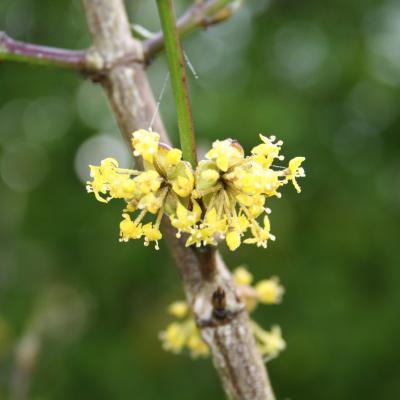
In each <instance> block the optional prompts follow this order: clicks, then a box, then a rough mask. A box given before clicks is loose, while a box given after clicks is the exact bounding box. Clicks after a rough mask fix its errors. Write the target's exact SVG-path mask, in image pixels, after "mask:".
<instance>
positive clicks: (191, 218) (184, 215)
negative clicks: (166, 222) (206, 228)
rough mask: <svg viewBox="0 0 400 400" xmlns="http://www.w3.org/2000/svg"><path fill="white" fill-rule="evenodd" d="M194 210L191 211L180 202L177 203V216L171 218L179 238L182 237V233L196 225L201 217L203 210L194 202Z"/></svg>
mask: <svg viewBox="0 0 400 400" xmlns="http://www.w3.org/2000/svg"><path fill="white" fill-rule="evenodd" d="M192 205H193V210H192V211H189V210H188V209H187V208H186V207H184V206H183V205H182V204H181V203H180V202H178V203H177V207H176V214H175V215H173V216H172V217H171V224H172V226H173V227H175V228H176V229H177V230H178V232H177V234H176V236H177V237H178V238H179V237H180V236H181V231H185V232H186V231H187V230H188V229H190V227H191V226H192V225H194V224H196V223H197V222H198V221H199V219H200V216H201V208H200V206H199V204H198V203H197V202H196V201H195V200H193V201H192Z"/></svg>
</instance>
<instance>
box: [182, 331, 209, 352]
mask: <svg viewBox="0 0 400 400" xmlns="http://www.w3.org/2000/svg"><path fill="white" fill-rule="evenodd" d="M187 347H188V349H189V351H190V355H191V356H192V357H193V358H198V357H206V356H208V355H209V354H210V349H209V348H208V346H207V344H206V343H205V342H204V340H203V339H202V338H201V337H200V333H199V331H198V330H197V328H196V330H195V331H194V332H193V333H192V335H190V337H189V339H188V341H187Z"/></svg>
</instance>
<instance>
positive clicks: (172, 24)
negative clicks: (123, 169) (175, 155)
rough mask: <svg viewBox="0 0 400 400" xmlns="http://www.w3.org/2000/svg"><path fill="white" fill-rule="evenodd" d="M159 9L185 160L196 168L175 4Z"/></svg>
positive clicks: (164, 2)
mask: <svg viewBox="0 0 400 400" xmlns="http://www.w3.org/2000/svg"><path fill="white" fill-rule="evenodd" d="M157 7H158V13H159V15H160V20H161V27H162V31H163V34H164V39H165V50H166V53H167V59H168V66H169V72H170V75H171V83H172V89H173V93H174V97H175V105H176V113H177V116H178V128H179V137H180V142H181V148H182V153H183V158H184V159H185V160H187V161H189V162H190V163H191V164H192V165H193V166H195V165H196V163H197V157H196V142H195V135H194V126H193V119H192V111H191V107H190V99H189V89H188V83H187V77H186V67H185V62H184V58H183V52H182V47H181V43H180V39H179V33H178V31H177V29H176V20H175V10H174V4H173V2H172V0H157Z"/></svg>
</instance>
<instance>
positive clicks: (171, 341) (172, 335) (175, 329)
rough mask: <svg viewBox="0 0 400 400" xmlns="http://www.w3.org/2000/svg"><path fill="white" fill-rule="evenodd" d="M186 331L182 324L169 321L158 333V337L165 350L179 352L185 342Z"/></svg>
mask: <svg viewBox="0 0 400 400" xmlns="http://www.w3.org/2000/svg"><path fill="white" fill-rule="evenodd" d="M186 336H187V335H186V332H185V329H184V326H182V324H180V323H178V322H172V323H170V324H169V325H168V326H167V328H166V329H165V331H163V332H161V333H160V339H161V341H162V343H163V348H164V349H165V350H169V351H172V352H173V353H179V352H180V351H181V350H182V349H183V347H184V346H185V343H186Z"/></svg>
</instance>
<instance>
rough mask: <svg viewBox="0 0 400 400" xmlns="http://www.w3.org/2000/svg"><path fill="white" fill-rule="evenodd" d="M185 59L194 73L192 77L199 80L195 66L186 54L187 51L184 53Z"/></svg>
mask: <svg viewBox="0 0 400 400" xmlns="http://www.w3.org/2000/svg"><path fill="white" fill-rule="evenodd" d="M183 58H184V59H185V62H186V64H187V66H188V67H189V69H190V72H191V73H192V75H193V76H194V79H199V75H198V74H197V72H196V70H195V69H194V66H193V64H192V63H191V61H190V60H189V57H188V55H187V54H186V51H184V52H183Z"/></svg>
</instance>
